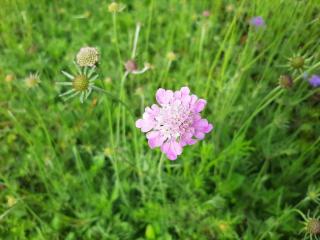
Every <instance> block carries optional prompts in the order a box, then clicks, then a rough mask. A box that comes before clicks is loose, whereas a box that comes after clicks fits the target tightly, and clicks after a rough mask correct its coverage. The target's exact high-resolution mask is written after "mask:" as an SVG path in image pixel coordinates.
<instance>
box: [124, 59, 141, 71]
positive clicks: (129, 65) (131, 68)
mask: <svg viewBox="0 0 320 240" xmlns="http://www.w3.org/2000/svg"><path fill="white" fill-rule="evenodd" d="M125 68H126V70H127V71H128V72H134V71H137V70H138V66H137V64H136V62H135V61H134V60H133V59H131V60H128V61H127V62H126V63H125Z"/></svg>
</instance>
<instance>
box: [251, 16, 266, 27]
mask: <svg viewBox="0 0 320 240" xmlns="http://www.w3.org/2000/svg"><path fill="white" fill-rule="evenodd" d="M250 24H251V25H252V26H254V27H257V28H260V27H265V26H266V24H265V22H264V20H263V18H262V17H260V16H257V17H253V18H251V20H250Z"/></svg>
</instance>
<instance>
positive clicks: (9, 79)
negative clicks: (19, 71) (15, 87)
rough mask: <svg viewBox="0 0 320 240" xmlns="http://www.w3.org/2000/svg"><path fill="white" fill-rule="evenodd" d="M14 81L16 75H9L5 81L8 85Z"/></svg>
mask: <svg viewBox="0 0 320 240" xmlns="http://www.w3.org/2000/svg"><path fill="white" fill-rule="evenodd" d="M14 79H15V75H14V74H8V75H6V77H5V79H4V80H5V81H6V82H7V83H11V82H12V81H13V80H14Z"/></svg>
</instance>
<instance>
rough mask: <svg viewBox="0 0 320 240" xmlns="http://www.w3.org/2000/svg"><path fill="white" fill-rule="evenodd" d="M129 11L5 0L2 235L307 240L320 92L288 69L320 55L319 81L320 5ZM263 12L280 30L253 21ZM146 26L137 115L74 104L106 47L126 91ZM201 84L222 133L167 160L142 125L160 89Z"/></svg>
mask: <svg viewBox="0 0 320 240" xmlns="http://www.w3.org/2000/svg"><path fill="white" fill-rule="evenodd" d="M123 3H125V4H126V9H125V10H124V11H123V12H121V13H118V14H116V15H115V22H113V21H112V14H111V13H109V12H108V5H109V4H110V2H109V1H98V0H94V1H93V0H81V1H72V0H62V1H57V0H52V1H47V0H37V1H32V0H2V1H1V8H0V53H1V58H0V66H1V73H0V74H1V80H0V174H1V175H0V181H1V186H0V188H1V189H0V238H1V239H69V240H71V239H163V240H169V239H183V240H185V239H192V240H193V239H197V240H202V239H302V238H303V233H299V230H300V229H301V228H302V226H303V225H302V224H301V222H300V221H301V220H302V218H301V216H299V214H298V213H297V212H296V211H295V209H298V210H300V211H301V212H303V213H304V214H307V212H308V211H310V214H311V215H312V214H316V211H317V210H319V204H318V203H316V202H315V201H311V200H316V197H314V196H317V193H319V192H320V190H319V187H320V183H319V180H320V154H319V153H320V151H319V145H320V137H319V135H320V127H319V120H320V112H319V101H320V100H319V94H320V92H319V89H312V88H311V87H309V85H308V83H307V82H306V81H305V80H304V79H303V78H302V75H301V74H300V73H294V72H293V71H292V70H291V69H289V68H286V67H283V65H286V64H287V63H288V60H287V58H288V57H291V56H292V55H294V54H305V55H308V56H312V57H313V60H312V61H311V62H310V63H309V64H308V66H306V71H307V72H309V73H310V74H312V73H317V71H318V73H319V71H320V68H319V59H320V52H319V50H320V47H319V27H320V24H319V12H320V11H319V10H320V4H317V1H298V0H290V1H289V0H288V1H280V0H275V1H270V0H253V1H252V0H250V1H249V0H243V1H232V0H230V1H227V0H225V1H224V0H214V1H212V0H201V1H199V0H170V1H165V0H134V1H131V0H127V1H123ZM230 4H232V6H233V8H234V9H233V11H227V10H226V9H227V8H228V7H227V6H229V10H230V6H231V5H230ZM204 10H209V11H210V12H211V15H210V16H209V17H204V16H202V12H203V11H204ZM252 16H262V17H263V18H264V19H265V21H266V24H267V27H266V28H265V29H259V30H256V29H254V28H252V27H249V25H248V20H249V19H250V18H251V17H252ZM137 22H141V23H142V29H141V34H140V38H139V43H138V51H137V53H138V57H137V62H138V63H139V66H143V63H144V62H150V63H152V64H153V65H154V69H153V70H152V71H148V72H147V73H145V74H143V75H136V76H133V75H130V76H129V78H128V79H127V80H126V82H125V85H124V88H123V89H124V94H123V99H124V101H126V102H127V104H128V105H129V106H130V111H127V110H125V109H124V108H123V107H121V105H119V104H118V103H117V102H116V101H113V100H112V99H110V98H109V97H108V96H105V95H103V94H101V93H93V94H92V95H91V96H90V98H89V99H88V101H86V102H85V103H84V104H81V103H80V102H79V100H78V99H72V100H71V101H68V102H64V101H63V100H62V99H61V98H59V97H58V94H59V93H60V92H61V88H60V87H57V86H56V85H55V82H57V81H66V78H65V77H64V76H63V75H62V74H61V70H68V71H69V70H70V69H72V68H73V65H72V61H73V59H74V56H75V54H76V53H77V51H78V50H79V49H80V48H81V47H83V46H86V45H89V46H96V47H98V48H99V50H100V52H101V61H100V66H99V69H98V71H99V74H100V79H99V80H100V81H99V82H98V85H99V87H101V88H104V89H106V90H108V91H110V92H112V93H113V94H114V95H119V93H120V88H121V82H120V79H121V77H122V75H123V73H124V67H123V63H124V62H125V61H126V60H128V59H129V58H130V55H131V48H132V42H133V37H134V31H135V25H136V23H137ZM114 23H115V24H114ZM170 51H173V52H175V53H176V55H177V59H176V60H175V61H172V62H170V61H168V59H167V57H166V55H167V53H168V52H170ZM36 71H38V72H39V73H40V77H41V83H40V84H39V86H36V87H34V88H27V87H26V86H25V82H24V79H25V77H26V76H28V74H29V73H30V72H36ZM8 74H12V75H11V76H14V79H13V81H8V80H10V77H8ZM282 74H289V75H291V76H292V78H294V86H293V87H292V88H291V89H283V88H281V87H279V86H278V79H279V76H280V75H282ZM6 80H7V81H6ZM185 85H188V86H189V87H190V89H191V91H192V92H193V93H195V94H197V95H198V96H200V97H202V98H206V99H207V100H208V105H207V108H206V110H205V112H204V115H205V116H206V117H207V118H208V120H209V121H210V122H212V123H214V125H215V129H214V131H212V132H211V133H210V134H208V135H207V136H206V138H205V140H204V141H202V142H201V143H198V144H196V145H193V146H189V147H186V148H185V150H184V152H183V154H182V156H180V157H179V158H178V160H176V161H169V160H165V161H164V165H163V166H161V165H160V164H159V162H160V158H161V154H160V151H159V150H158V149H157V150H150V149H149V148H148V146H147V141H146V139H145V136H144V134H142V133H140V132H139V130H138V129H136V128H135V124H134V123H135V120H136V119H138V118H139V117H140V116H141V114H142V112H143V109H144V107H145V106H148V105H151V104H152V103H153V102H154V101H155V97H154V95H155V91H156V90H157V89H158V88H159V87H165V88H170V89H180V88H181V87H182V86H185ZM162 167H163V168H162ZM312 194H313V195H312Z"/></svg>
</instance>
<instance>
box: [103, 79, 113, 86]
mask: <svg viewBox="0 0 320 240" xmlns="http://www.w3.org/2000/svg"><path fill="white" fill-rule="evenodd" d="M103 81H104V83H105V84H107V85H109V84H111V83H112V78H111V77H106V78H105V79H104V80H103Z"/></svg>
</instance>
